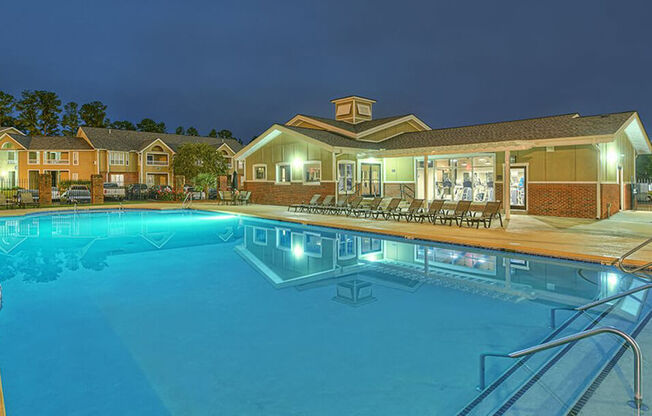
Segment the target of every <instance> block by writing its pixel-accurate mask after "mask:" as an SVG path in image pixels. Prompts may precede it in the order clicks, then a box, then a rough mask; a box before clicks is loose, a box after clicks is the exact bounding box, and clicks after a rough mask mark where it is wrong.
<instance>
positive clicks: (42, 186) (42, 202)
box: [38, 173, 52, 207]
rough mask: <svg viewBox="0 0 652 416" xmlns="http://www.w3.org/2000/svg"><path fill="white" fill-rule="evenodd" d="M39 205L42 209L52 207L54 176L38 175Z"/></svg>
mask: <svg viewBox="0 0 652 416" xmlns="http://www.w3.org/2000/svg"><path fill="white" fill-rule="evenodd" d="M38 204H39V206H42V207H44V206H48V205H52V176H50V175H49V174H43V173H42V174H40V175H38Z"/></svg>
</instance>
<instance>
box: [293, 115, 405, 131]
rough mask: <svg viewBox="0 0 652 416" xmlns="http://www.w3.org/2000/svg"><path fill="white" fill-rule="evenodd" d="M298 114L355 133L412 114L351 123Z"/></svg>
mask: <svg viewBox="0 0 652 416" xmlns="http://www.w3.org/2000/svg"><path fill="white" fill-rule="evenodd" d="M298 115H300V116H304V117H308V118H311V119H313V120H317V121H321V122H322V123H326V124H328V125H331V126H333V127H337V128H339V129H342V130H346V131H350V132H351V133H356V134H357V133H362V132H363V131H366V130H369V129H373V128H374V127H377V126H380V125H381V124H385V123H389V122H391V121H394V120H398V119H399V118H403V117H407V116H410V115H412V114H403V115H400V116H392V117H384V118H377V119H375V120H369V121H363V122H361V123H358V124H351V123H347V122H346V121H339V120H333V119H332V118H324V117H317V116H309V115H307V114H298Z"/></svg>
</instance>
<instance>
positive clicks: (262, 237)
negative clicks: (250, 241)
mask: <svg viewBox="0 0 652 416" xmlns="http://www.w3.org/2000/svg"><path fill="white" fill-rule="evenodd" d="M254 244H258V245H261V246H266V245H267V230H266V229H265V228H258V227H254Z"/></svg>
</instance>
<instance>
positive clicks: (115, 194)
mask: <svg viewBox="0 0 652 416" xmlns="http://www.w3.org/2000/svg"><path fill="white" fill-rule="evenodd" d="M125 196H127V194H126V192H125V188H122V187H120V186H118V184H117V183H113V182H105V183H104V198H105V199H117V200H118V201H122V200H123V199H125Z"/></svg>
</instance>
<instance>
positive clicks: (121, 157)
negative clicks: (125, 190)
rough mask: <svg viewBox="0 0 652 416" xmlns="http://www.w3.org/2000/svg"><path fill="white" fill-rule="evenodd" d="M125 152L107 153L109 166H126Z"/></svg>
mask: <svg viewBox="0 0 652 416" xmlns="http://www.w3.org/2000/svg"><path fill="white" fill-rule="evenodd" d="M126 159H127V158H126V157H125V152H109V164H110V165H114V166H124V165H125V164H126V162H125V160H126Z"/></svg>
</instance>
